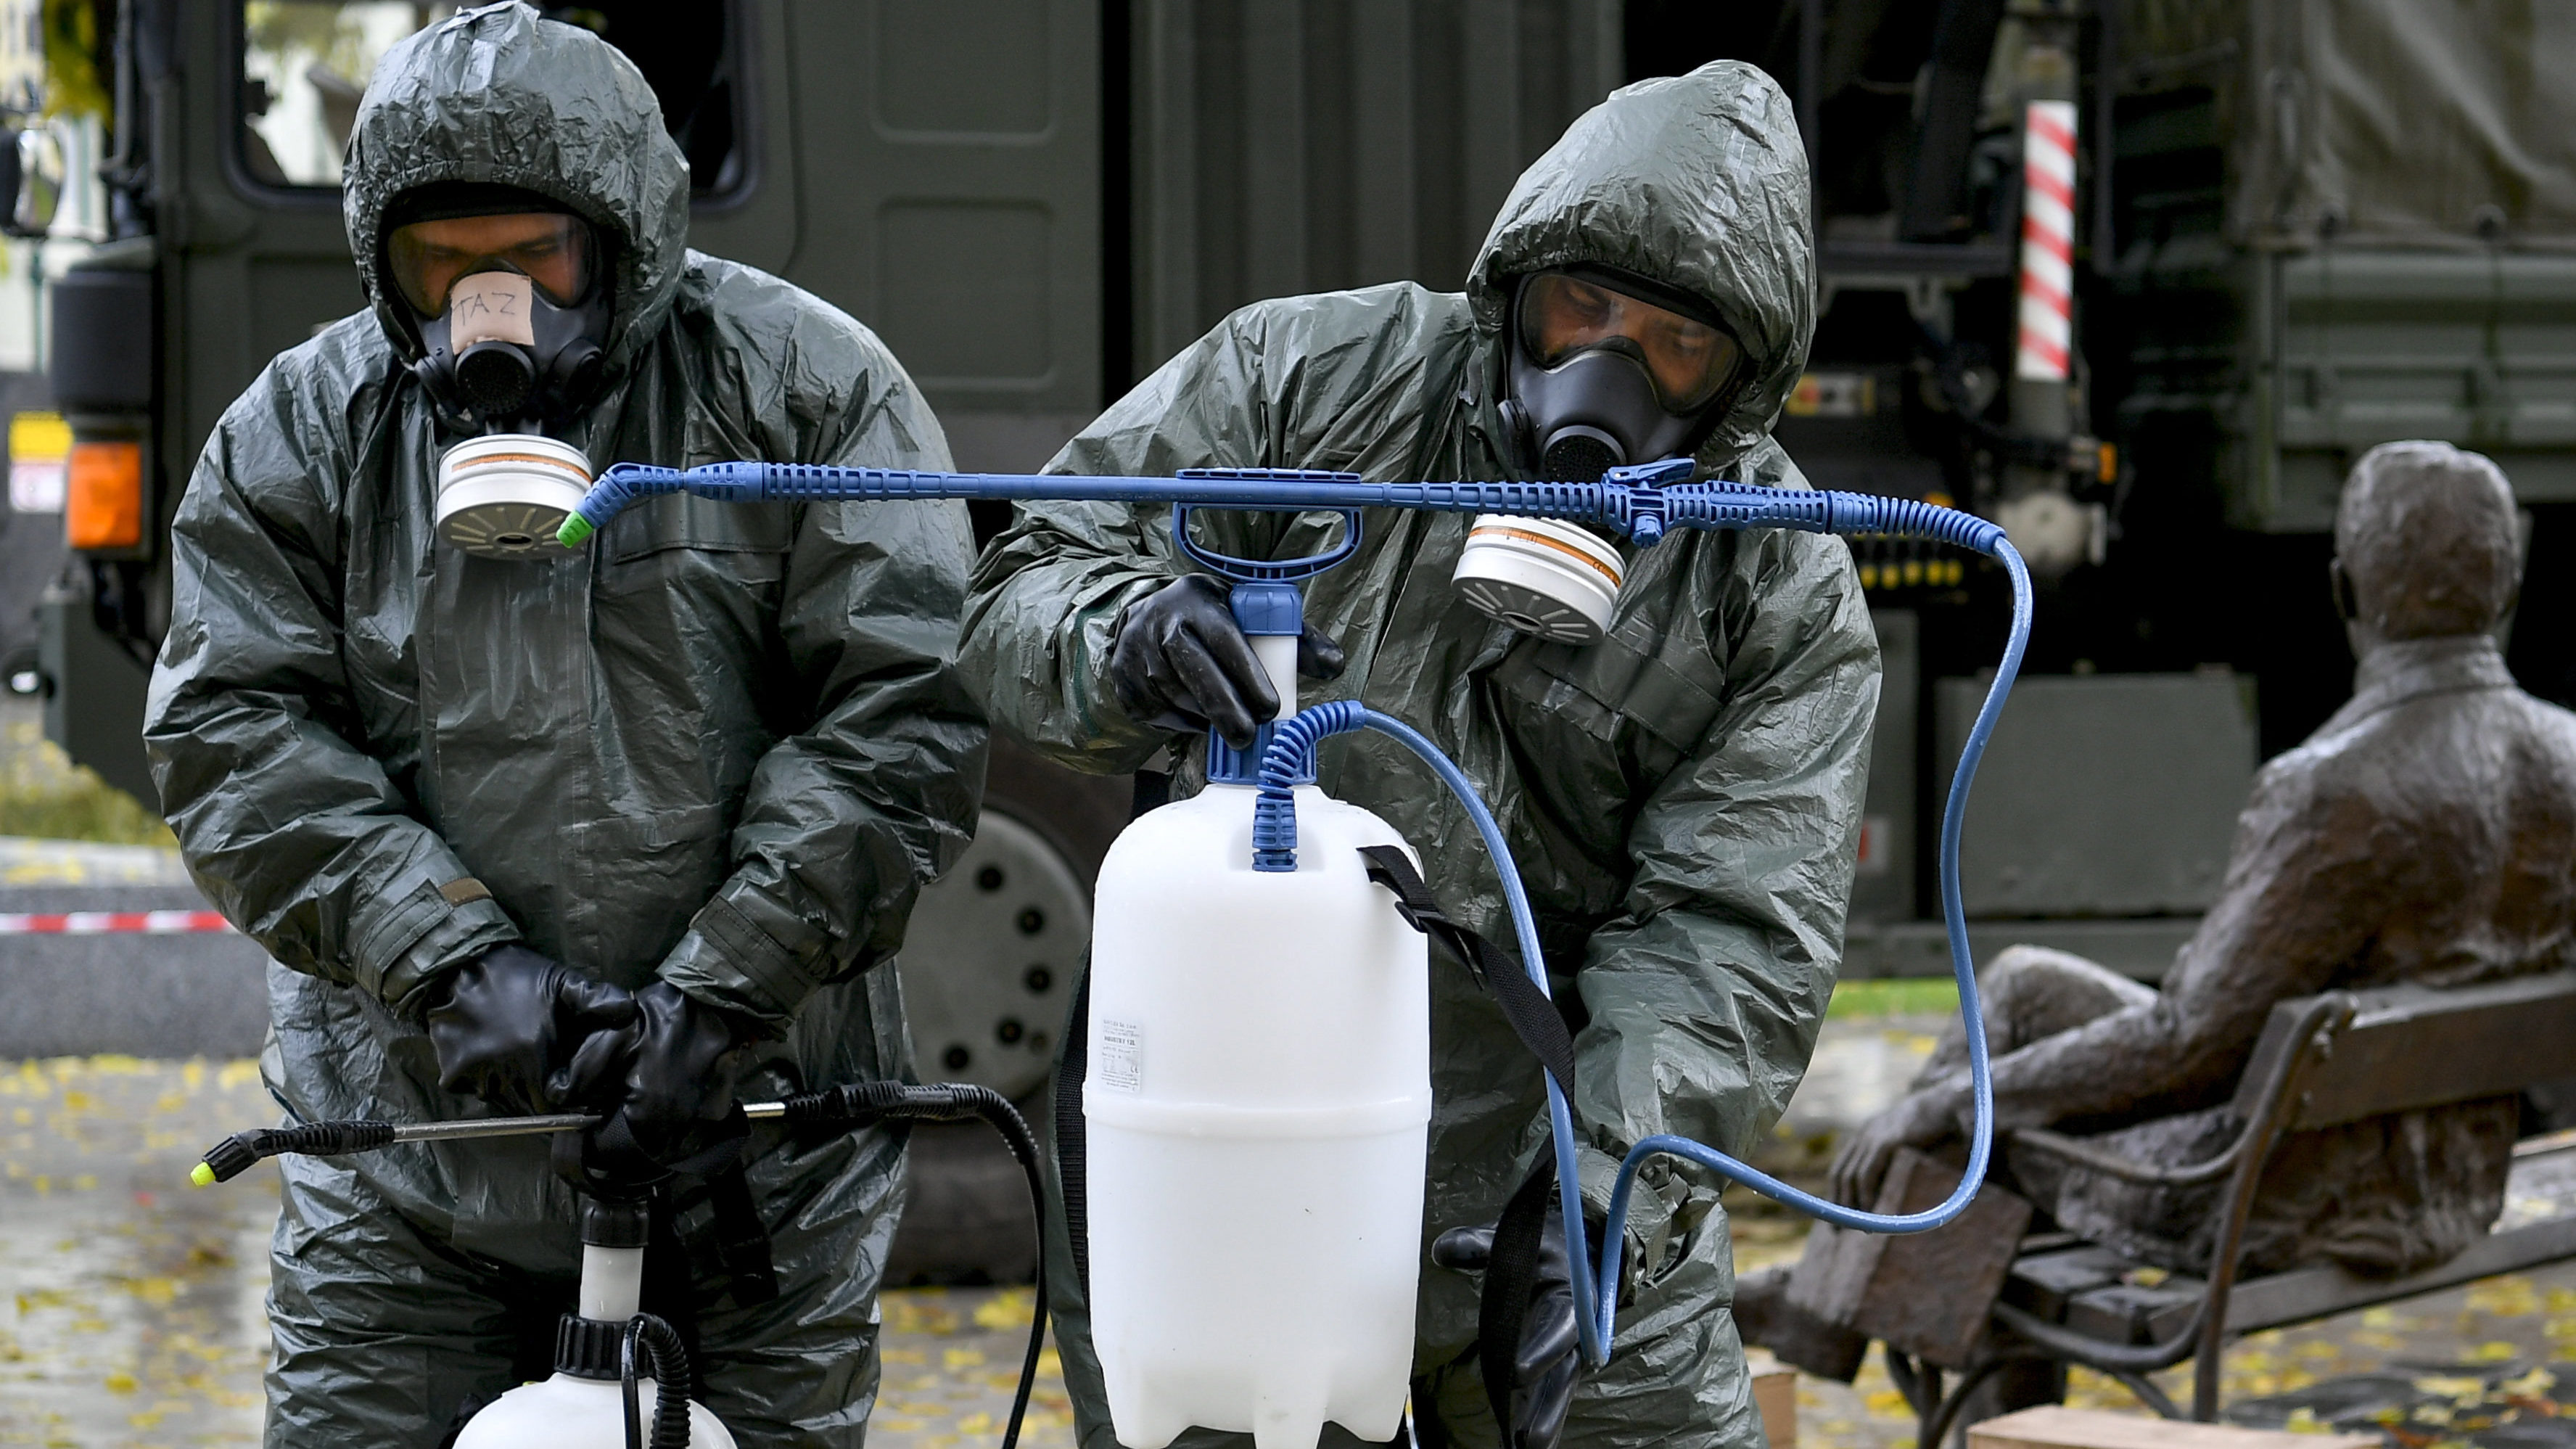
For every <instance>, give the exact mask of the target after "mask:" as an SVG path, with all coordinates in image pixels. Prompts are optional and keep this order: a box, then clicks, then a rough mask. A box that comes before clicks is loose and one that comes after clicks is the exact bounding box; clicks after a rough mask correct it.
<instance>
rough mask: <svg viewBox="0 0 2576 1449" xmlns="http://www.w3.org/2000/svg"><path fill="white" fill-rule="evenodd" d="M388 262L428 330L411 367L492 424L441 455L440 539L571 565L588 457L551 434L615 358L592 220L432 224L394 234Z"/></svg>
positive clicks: (486, 553) (461, 411)
mask: <svg viewBox="0 0 2576 1449" xmlns="http://www.w3.org/2000/svg"><path fill="white" fill-rule="evenodd" d="M385 264H386V265H385V270H386V272H387V274H388V276H389V277H390V278H391V280H392V282H393V284H394V287H395V288H396V290H397V291H399V292H400V293H401V295H402V299H403V301H404V302H405V303H406V304H407V305H409V306H410V308H411V310H412V313H413V315H414V317H415V318H416V319H417V320H418V322H419V326H420V340H421V346H422V356H421V359H420V361H418V362H416V363H414V364H413V365H412V370H413V372H414V373H415V375H417V376H418V377H419V378H420V381H421V385H422V386H423V387H424V388H426V389H427V390H428V391H429V394H430V396H431V397H432V399H434V400H435V402H436V403H437V405H438V406H439V407H440V409H441V410H443V411H445V412H447V413H449V414H452V415H456V416H459V417H462V418H463V419H464V420H465V421H466V422H468V423H469V424H479V425H480V426H481V427H482V429H483V434H482V436H480V437H475V438H470V439H468V440H466V441H465V442H463V443H460V444H458V445H457V446H456V447H454V448H451V449H449V450H448V452H447V454H446V456H444V457H442V458H441V459H440V460H439V465H438V511H437V524H438V533H439V537H441V538H442V539H445V540H446V541H447V542H448V543H449V544H450V545H451V546H453V547H456V548H459V549H462V550H464V551H465V552H467V553H470V554H475V555H478V556H481V557H485V558H508V559H528V558H535V559H545V558H554V557H562V556H564V555H565V554H566V553H567V550H565V549H564V548H563V547H562V546H561V545H560V544H558V543H557V542H556V539H555V532H556V529H557V528H558V527H560V526H561V524H562V523H563V520H564V518H565V516H566V515H567V514H568V513H569V512H570V511H571V510H572V508H573V507H574V506H575V505H577V504H579V503H580V502H581V496H582V493H583V491H584V490H585V489H587V488H588V487H589V486H590V481H591V471H590V461H589V459H587V458H585V457H584V456H583V455H582V453H581V451H580V450H579V449H577V448H574V447H573V446H572V445H570V444H568V443H565V442H562V441H560V440H557V439H554V438H549V437H547V436H545V435H544V433H542V432H541V431H539V426H540V424H541V423H542V422H544V421H545V420H548V419H557V420H560V419H563V418H565V417H568V416H569V415H571V414H572V413H573V412H574V411H575V410H577V409H578V408H580V407H581V406H582V405H583V404H585V403H587V402H588V401H589V400H590V397H591V394H592V393H593V392H594V391H596V390H597V388H598V384H599V379H600V374H601V371H602V369H603V365H604V363H605V361H606V351H605V349H604V347H603V345H602V344H603V342H604V340H605V339H606V337H607V333H608V320H609V310H610V309H609V295H610V288H609V286H608V285H607V281H606V279H605V278H604V277H603V276H602V275H601V273H602V271H603V268H602V266H601V262H600V257H599V248H598V246H597V244H596V242H595V240H594V238H593V236H592V233H591V229H590V227H589V225H588V224H586V223H584V222H583V221H582V220H581V219H580V218H578V217H572V216H566V215H564V214H563V213H561V212H550V211H506V212H490V211H487V212H482V213H476V214H469V215H462V216H432V217H426V218H422V219H419V220H415V221H410V222H407V223H405V224H403V225H401V226H397V227H396V228H394V230H393V232H392V234H391V235H390V236H388V237H387V238H386V239H385Z"/></svg>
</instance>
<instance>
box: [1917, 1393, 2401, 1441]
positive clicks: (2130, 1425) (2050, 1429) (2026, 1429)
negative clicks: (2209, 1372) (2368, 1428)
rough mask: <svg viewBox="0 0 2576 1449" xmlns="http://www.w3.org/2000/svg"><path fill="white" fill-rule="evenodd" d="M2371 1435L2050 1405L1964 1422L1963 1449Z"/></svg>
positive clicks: (2368, 1437)
mask: <svg viewBox="0 0 2576 1449" xmlns="http://www.w3.org/2000/svg"><path fill="white" fill-rule="evenodd" d="M2378 1445H2379V1436H2378V1435H2376V1434H2322V1435H2320V1434H2291V1433H2286V1432H2283V1431H2281V1430H2278V1429H2240V1428H2238V1427H2236V1426H2235V1425H2233V1424H2185V1423H2178V1422H2176V1421H2174V1420H2171V1419H2152V1418H2147V1417H2145V1416H2143V1415H2139V1414H2112V1413H2105V1412H2103V1411H2102V1410H2100V1409H2070V1408H2067V1407H2066V1406H2064V1405H2062V1404H2050V1405H2047V1406H2045V1407H2042V1408H2037V1409H2024V1410H2022V1411H2021V1412H2019V1413H2016V1414H2006V1415H2004V1416H2003V1417H2002V1418H2000V1419H1988V1420H1986V1421H1985V1422H1984V1423H1982V1424H1971V1425H1969V1426H1968V1449H2378Z"/></svg>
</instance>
